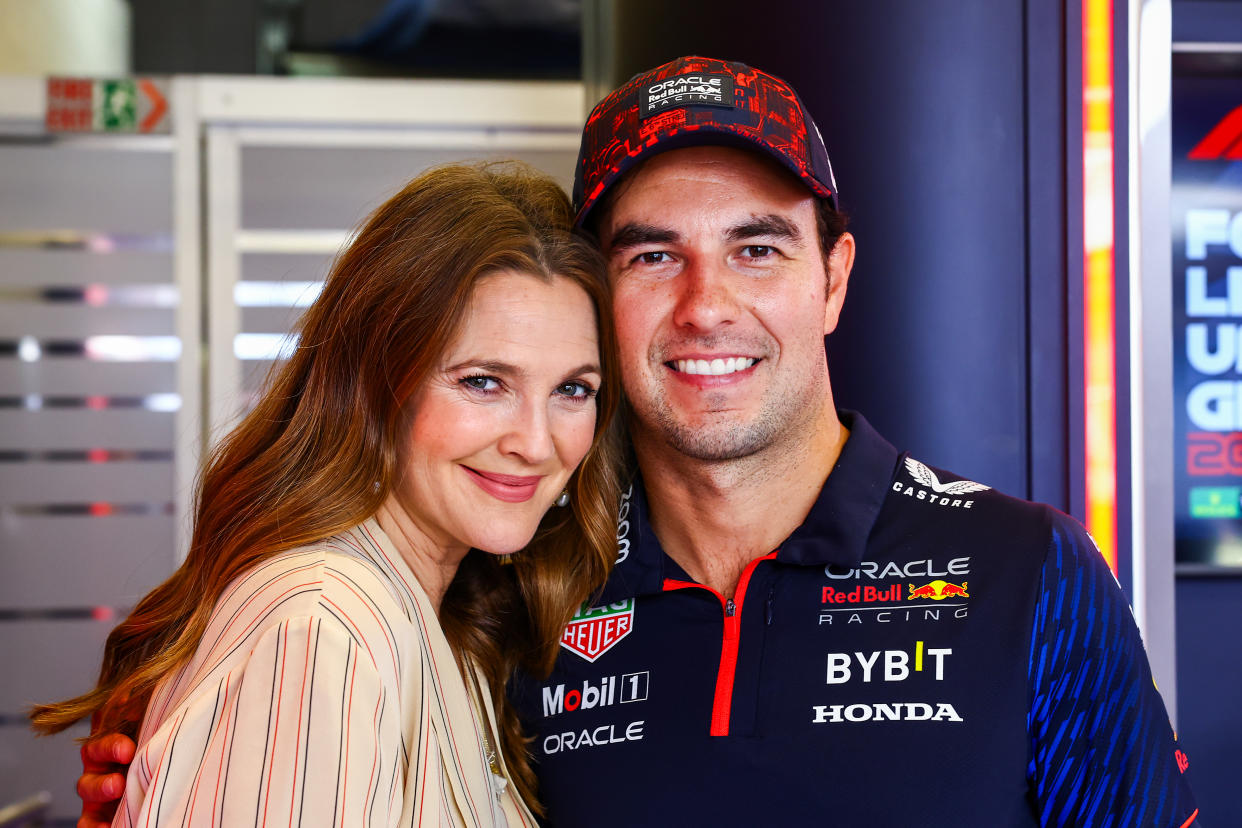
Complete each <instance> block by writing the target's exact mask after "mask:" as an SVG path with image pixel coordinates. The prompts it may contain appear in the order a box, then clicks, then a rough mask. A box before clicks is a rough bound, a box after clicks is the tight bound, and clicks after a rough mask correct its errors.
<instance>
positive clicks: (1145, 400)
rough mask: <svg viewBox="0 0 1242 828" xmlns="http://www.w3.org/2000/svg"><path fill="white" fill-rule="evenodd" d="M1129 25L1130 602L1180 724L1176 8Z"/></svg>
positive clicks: (1142, 0)
mask: <svg viewBox="0 0 1242 828" xmlns="http://www.w3.org/2000/svg"><path fill="white" fill-rule="evenodd" d="M1128 22H1129V27H1128V28H1129V57H1130V59H1129V61H1128V62H1127V66H1128V77H1127V79H1126V80H1127V96H1128V103H1129V114H1130V117H1129V119H1128V121H1127V126H1128V130H1127V132H1128V134H1127V136H1126V138H1127V142H1128V147H1129V152H1128V155H1129V161H1130V163H1129V168H1128V178H1127V186H1128V188H1129V201H1128V218H1129V221H1128V226H1129V236H1128V242H1129V246H1128V252H1129V256H1128V259H1129V273H1128V274H1127V275H1128V280H1129V294H1130V296H1129V298H1130V302H1129V345H1130V348H1129V359H1130V371H1129V383H1130V397H1129V400H1130V405H1129V415H1130V447H1129V448H1130V473H1131V486H1130V490H1131V494H1132V497H1131V504H1132V513H1131V527H1132V529H1131V535H1132V546H1131V549H1132V552H1131V561H1132V588H1131V595H1132V599H1133V601H1134V614H1135V617H1136V619H1137V621H1138V624H1139V628H1140V629H1142V631H1143V636H1144V641H1145V643H1146V645H1147V654H1148V659H1149V660H1150V662H1151V668H1152V673H1153V675H1154V677H1155V678H1156V681H1157V683H1158V684H1159V686H1160V691H1161V693H1162V694H1163V696H1164V700H1165V705H1166V707H1167V708H1168V710H1169V712H1170V714H1171V715H1172V716H1174V717H1176V711H1177V687H1176V676H1177V658H1176V616H1175V612H1174V610H1175V607H1174V580H1173V575H1174V573H1173V556H1174V547H1173V503H1174V493H1173V449H1172V445H1173V440H1172V435H1173V409H1172V406H1171V405H1170V396H1169V395H1170V389H1172V388H1173V332H1172V326H1171V324H1170V320H1169V310H1168V309H1169V307H1170V306H1171V294H1172V279H1171V278H1170V270H1171V268H1172V260H1173V259H1172V241H1171V230H1170V227H1169V213H1168V210H1169V197H1170V186H1171V185H1170V181H1171V179H1170V175H1171V173H1170V169H1171V143H1170V141H1171V139H1170V106H1171V92H1170V78H1171V72H1172V9H1171V6H1170V2H1169V0H1130V2H1129V21H1128Z"/></svg>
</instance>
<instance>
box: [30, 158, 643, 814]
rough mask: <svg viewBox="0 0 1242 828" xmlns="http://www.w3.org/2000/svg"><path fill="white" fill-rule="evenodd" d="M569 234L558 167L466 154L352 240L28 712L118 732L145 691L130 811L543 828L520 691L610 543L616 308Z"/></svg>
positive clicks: (41, 719)
mask: <svg viewBox="0 0 1242 828" xmlns="http://www.w3.org/2000/svg"><path fill="white" fill-rule="evenodd" d="M569 227H570V211H569V205H568V202H567V201H566V199H565V196H564V195H563V194H562V193H561V191H560V190H559V188H557V186H556V185H555V184H554V183H553V182H551V181H549V180H548V179H546V178H544V177H542V176H540V175H538V174H535V173H533V172H532V171H529V170H524V169H521V168H516V167H505V168H497V167H495V166H491V167H481V168H472V167H462V166H450V167H443V168H439V169H435V170H432V171H430V172H428V173H426V174H424V175H422V176H420V177H419V178H417V179H415V180H414V181H413V182H411V183H410V184H409V185H408V186H407V187H406V188H405V189H404V190H402V191H401V192H400V193H398V194H397V195H396V196H394V197H393V198H392V199H390V200H389V201H388V202H387V203H385V204H384V205H383V206H381V207H380V208H379V209H378V210H377V211H376V212H375V213H374V214H373V215H372V216H371V217H370V219H369V220H368V221H367V223H366V224H365V226H364V227H363V228H362V230H361V231H360V232H359V234H358V236H357V238H356V239H355V241H354V242H353V243H352V244H351V245H350V246H349V248H348V249H347V250H346V251H345V252H344V253H343V254H342V256H341V257H340V259H339V261H338V262H337V263H336V264H335V266H334V268H333V270H332V273H331V275H330V276H329V278H328V280H327V283H326V285H325V287H324V290H323V292H322V294H321V295H320V297H319V298H318V300H317V301H316V302H315V304H314V305H313V306H312V307H311V308H310V309H309V310H308V311H307V313H306V315H305V316H304V317H303V320H302V323H301V327H300V334H301V336H300V340H299V345H298V348H297V351H296V353H295V354H294V356H293V357H292V358H291V359H290V360H289V362H288V363H287V364H285V365H284V366H283V368H281V369H280V370H279V372H278V373H277V374H276V375H275V376H274V378H273V379H272V381H271V382H270V384H269V387H268V389H267V391H266V393H265V394H264V395H263V397H262V398H261V399H260V400H259V402H258V404H257V406H256V407H255V408H254V410H253V411H252V412H251V413H250V414H249V415H248V416H247V417H246V418H245V419H244V421H243V422H242V423H241V425H240V426H238V428H237V429H236V430H234V431H233V432H232V433H231V434H230V435H229V436H228V438H226V439H225V441H224V442H223V443H222V445H221V446H220V447H219V448H218V449H216V451H215V452H214V453H213V455H212V457H211V459H210V462H209V463H208V464H207V466H206V469H205V471H204V473H203V476H202V481H201V484H200V487H199V497H198V504H197V511H196V519H195V526H194V533H193V537H192V540H191V546H190V550H189V554H188V557H187V559H186V561H185V563H184V565H183V566H182V567H181V568H180V569H178V570H177V572H175V573H174V574H173V576H172V577H171V578H170V579H169V580H168V581H166V582H165V583H164V584H163V585H161V586H160V587H158V588H157V589H155V590H154V591H153V592H152V593H151V594H150V595H148V596H147V597H146V598H144V599H143V600H142V601H141V602H140V603H139V604H138V606H137V607H136V608H135V610H134V611H133V613H132V614H131V615H130V616H129V618H127V619H126V621H125V622H124V623H122V624H121V625H120V626H118V627H117V628H116V629H115V630H114V631H113V633H112V635H111V636H110V637H109V639H108V643H107V645H106V648H105V652H104V662H103V668H102V670H101V674H100V680H99V684H98V686H97V687H96V688H95V689H94V690H93V691H91V692H90V693H87V694H86V695H83V696H80V697H78V698H76V699H71V700H69V701H66V702H62V703H60V704H53V705H47V706H43V707H39V708H36V709H35V710H34V711H33V712H32V719H33V721H34V723H35V726H36V727H37V728H38V729H40V730H42V731H44V732H54V731H56V730H60V729H63V728H64V727H67V726H68V725H70V724H71V723H73V722H75V721H77V720H79V719H81V718H83V717H86V716H91V715H97V718H98V719H99V724H100V727H101V728H102V729H103V730H105V731H115V730H124V729H125V726H126V722H125V721H124V719H125V713H124V710H125V709H126V703H125V700H126V699H146V698H149V703H148V704H147V707H146V714H145V717H144V719H143V721H142V723H141V729H140V730H139V732H138V754H137V756H136V757H135V761H134V762H133V764H132V765H131V769H130V773H129V776H128V778H127V781H126V791H125V797H124V800H123V802H122V805H121V808H120V810H119V811H118V824H122V825H130V824H143V825H146V824H150V823H155V824H161V823H170V824H199V823H203V824H223V825H229V826H232V825H239V824H267V823H271V824H277V823H279V824H281V825H289V824H294V823H297V824H303V825H309V824H317V823H320V822H322V823H331V824H337V825H341V824H343V825H364V824H365V825H370V824H376V825H398V824H399V825H413V824H423V823H427V824H432V823H434V824H451V825H494V824H500V825H504V824H508V825H517V824H529V823H531V822H533V820H532V818H531V815H530V812H529V811H528V810H527V805H531V806H533V805H534V802H535V800H534V776H533V773H532V771H531V768H530V764H529V760H528V757H527V754H526V749H525V744H524V742H523V739H522V734H521V730H520V727H519V724H518V722H517V718H516V714H515V713H514V711H513V710H512V709H511V708H510V707H509V705H508V703H507V701H506V699H505V695H504V685H505V681H506V679H507V677H508V676H509V675H510V673H511V671H512V670H513V669H514V667H515V666H517V664H518V663H522V664H523V665H524V666H527V667H528V668H531V669H535V670H541V671H543V672H547V671H548V670H550V669H551V665H552V661H553V660H554V658H555V655H556V650H557V646H558V639H559V635H560V631H561V629H562V628H563V626H564V625H565V623H566V622H567V621H568V619H569V617H570V615H571V614H572V612H573V610H574V609H575V608H576V607H577V606H578V605H579V603H580V602H582V601H583V600H585V599H586V598H587V597H588V595H589V594H590V592H591V591H592V590H593V589H595V588H597V587H598V586H599V585H600V584H602V582H603V579H604V577H605V576H606V574H607V571H608V567H609V565H610V562H611V560H612V558H613V557H614V556H615V543H616V541H615V508H616V502H617V481H616V479H615V469H616V462H615V461H616V457H615V454H616V449H615V447H614V445H613V443H612V441H611V440H610V439H608V424H609V421H610V418H611V415H612V413H613V410H614V408H615V405H616V401H617V399H618V396H619V390H618V382H617V369H616V366H615V363H614V356H613V355H614V353H615V345H614V342H613V337H612V332H611V328H610V320H611V312H610V308H609V305H608V298H607V293H606V287H605V282H604V277H603V275H602V273H603V271H602V265H601V263H600V262H599V260H598V256H597V254H596V253H595V252H594V251H593V250H592V248H591V247H590V246H589V245H588V244H586V243H584V242H582V241H580V240H578V239H577V238H575V237H573V236H572V235H571V233H570V230H569ZM553 503H556V504H557V506H556V507H554V506H553ZM549 507H552V508H550V509H549ZM545 512H546V516H545ZM532 537H534V540H533V541H532ZM528 543H529V546H527V544H528ZM523 547H527V548H526V549H525V550H524V551H521V552H519V550H522V549H523ZM481 550H482V551H481ZM514 553H516V554H514ZM502 556H507V557H503V558H502ZM502 562H512V564H513V565H512V566H502V565H501V564H502ZM132 729H133V727H132V725H130V731H131V732H132ZM498 748H499V750H497V749H498ZM507 780H512V782H513V783H514V785H512V786H506V784H505V783H506V781H507ZM514 788H516V792H515V791H514ZM524 803H525V804H524Z"/></svg>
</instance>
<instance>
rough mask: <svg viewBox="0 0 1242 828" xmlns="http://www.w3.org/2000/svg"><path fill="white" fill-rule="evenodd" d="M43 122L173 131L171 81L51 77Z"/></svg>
mask: <svg viewBox="0 0 1242 828" xmlns="http://www.w3.org/2000/svg"><path fill="white" fill-rule="evenodd" d="M43 124H44V127H46V129H47V131H48V132H121V133H134V132H137V133H159V132H170V131H171V126H170V120H169V117H168V81H167V80H166V79H155V78H110V79H108V78H106V79H98V78H61V77H53V78H48V79H47V108H46V111H45V114H44V118H43Z"/></svg>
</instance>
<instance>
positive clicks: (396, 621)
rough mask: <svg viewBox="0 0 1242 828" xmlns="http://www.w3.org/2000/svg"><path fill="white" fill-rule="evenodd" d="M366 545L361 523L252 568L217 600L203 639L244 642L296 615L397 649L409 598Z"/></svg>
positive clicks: (410, 607) (408, 624) (411, 613)
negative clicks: (243, 640) (238, 640)
mask: <svg viewBox="0 0 1242 828" xmlns="http://www.w3.org/2000/svg"><path fill="white" fill-rule="evenodd" d="M369 544H370V541H369V540H368V538H367V534H366V532H365V526H361V527H355V528H353V529H350V530H347V531H345V532H342V533H340V534H338V535H335V536H333V537H331V538H325V539H324V540H321V541H316V542H315V543H312V544H308V545H306V546H302V547H298V548H296V549H290V550H287V551H285V552H281V553H279V554H277V555H274V556H272V557H271V558H268V559H267V560H265V561H263V562H261V563H259V564H257V565H255V566H254V567H252V568H251V569H249V570H247V571H246V572H245V573H244V574H242V575H241V576H239V577H238V578H237V579H236V580H235V581H234V582H233V583H232V584H230V585H229V587H228V589H227V590H226V591H225V593H224V594H223V595H222V596H221V598H220V600H219V601H218V602H217V604H216V608H215V612H214V613H213V618H212V621H211V622H210V624H209V627H210V628H211V629H209V631H208V634H207V636H205V638H214V639H221V638H223V639H229V638H233V637H235V636H237V635H239V634H240V635H242V636H244V637H250V636H253V635H254V634H255V633H259V634H262V632H264V631H266V630H268V629H271V628H274V627H277V626H279V625H280V624H282V623H284V622H285V621H288V620H289V619H291V618H299V617H300V618H308V619H318V620H320V621H322V622H324V623H326V624H328V625H329V626H330V627H336V628H338V629H340V630H341V631H343V632H345V633H346V634H348V635H349V637H351V638H353V639H355V640H356V641H357V642H359V644H364V643H370V642H375V641H381V640H383V641H388V642H392V644H393V645H394V646H400V645H402V644H404V643H405V639H407V638H408V636H409V633H410V631H411V628H413V627H416V626H417V625H418V621H417V619H418V614H417V612H416V607H415V606H414V600H413V597H412V594H411V592H410V591H409V590H408V589H407V588H406V587H405V585H404V584H402V583H401V582H400V579H399V577H398V576H397V575H396V574H395V572H394V570H393V569H392V568H391V567H389V566H387V565H386V563H385V560H384V558H383V556H382V555H381V554H378V553H377V552H376V551H375V550H374V549H372V548H370V545H369ZM369 649H370V651H371V652H372V653H374V652H375V648H374V647H373V646H372V647H370V648H369ZM387 649H388V648H387V647H385V650H387ZM377 660H382V659H377ZM377 666H378V665H377Z"/></svg>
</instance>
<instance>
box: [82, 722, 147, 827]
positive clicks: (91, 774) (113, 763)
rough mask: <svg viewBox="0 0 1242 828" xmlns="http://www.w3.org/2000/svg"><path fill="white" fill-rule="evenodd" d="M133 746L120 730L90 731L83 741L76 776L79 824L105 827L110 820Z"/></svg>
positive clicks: (119, 797) (132, 755)
mask: <svg viewBox="0 0 1242 828" xmlns="http://www.w3.org/2000/svg"><path fill="white" fill-rule="evenodd" d="M135 747H136V746H135V745H134V742H133V740H132V739H130V738H129V737H128V736H124V735H122V734H120V733H101V734H98V735H92V736H91V738H90V739H89V740H88V741H87V742H86V743H84V744H83V745H82V775H81V776H80V777H78V796H79V797H81V798H82V816H80V817H79V818H78V828H107V826H109V825H111V824H112V816H113V814H115V813H116V806H117V802H118V801H120V799H121V794H123V793H124V792H125V772H126V770H128V767H129V763H130V762H132V761H134V750H135Z"/></svg>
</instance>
